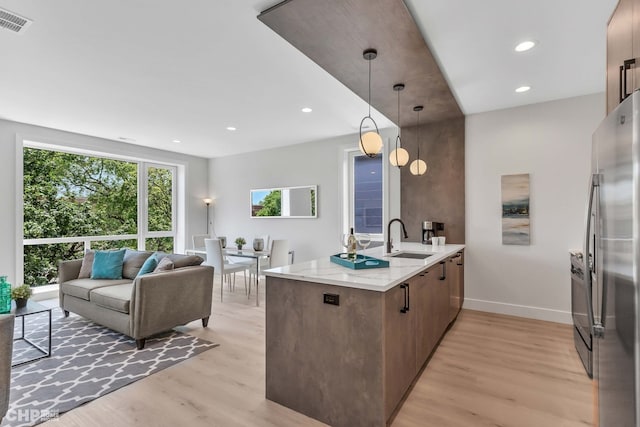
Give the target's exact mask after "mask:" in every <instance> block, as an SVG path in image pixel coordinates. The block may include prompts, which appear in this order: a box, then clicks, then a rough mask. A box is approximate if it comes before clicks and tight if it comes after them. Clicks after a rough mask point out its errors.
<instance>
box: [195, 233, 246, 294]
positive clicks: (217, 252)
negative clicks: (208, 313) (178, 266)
mask: <svg viewBox="0 0 640 427" xmlns="http://www.w3.org/2000/svg"><path fill="white" fill-rule="evenodd" d="M204 247H205V249H206V252H207V260H206V261H205V262H204V263H203V264H204V265H211V266H213V269H214V275H215V273H219V274H220V301H222V295H223V291H224V278H225V277H226V278H227V284H228V286H229V289H231V275H232V274H233V288H234V289H235V284H236V273H237V272H239V271H244V272H245V277H244V290H245V293H247V294H248V293H249V290H248V288H247V276H246V271H247V269H248V268H249V266H248V265H245V264H231V263H228V262H225V259H224V254H223V252H222V242H220V239H204Z"/></svg>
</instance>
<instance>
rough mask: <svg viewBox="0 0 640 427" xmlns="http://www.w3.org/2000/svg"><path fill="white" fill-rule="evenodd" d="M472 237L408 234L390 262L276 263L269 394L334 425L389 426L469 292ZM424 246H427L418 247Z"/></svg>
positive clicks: (269, 293)
mask: <svg viewBox="0 0 640 427" xmlns="http://www.w3.org/2000/svg"><path fill="white" fill-rule="evenodd" d="M463 250H464V245H446V246H444V247H439V248H435V249H434V248H432V247H431V245H422V244H419V243H401V244H398V245H397V247H396V248H394V252H393V253H392V254H391V255H394V254H397V253H400V255H402V253H404V254H406V253H409V255H405V256H415V255H412V254H423V256H424V255H429V256H428V257H426V258H424V259H415V258H404V257H396V256H386V255H385V254H384V253H383V248H374V249H370V250H368V251H367V252H366V254H367V255H370V256H374V257H376V258H381V259H385V260H388V261H389V263H390V265H389V268H376V269H366V270H351V269H349V268H346V267H342V266H340V265H337V264H334V263H331V262H330V261H329V256H327V257H326V258H323V259H318V260H314V261H308V262H303V263H299V264H294V265H290V266H285V267H280V268H275V269H272V270H269V271H268V272H267V273H266V275H267V286H266V397H267V399H269V400H272V401H274V402H277V403H280V404H282V405H284V406H286V407H288V408H291V409H293V410H295V411H298V412H301V413H303V414H306V415H308V416H310V417H312V418H315V419H317V420H320V421H322V422H325V423H327V424H329V425H332V426H336V427H340V426H350V427H351V426H384V425H387V424H388V423H389V422H390V421H391V420H392V419H393V416H394V414H395V412H396V411H397V409H398V407H399V404H400V402H401V401H402V398H403V396H404V395H405V393H406V392H407V390H408V389H409V388H410V386H411V384H412V382H413V381H414V379H415V378H416V376H417V375H418V374H419V372H420V371H421V370H422V367H423V366H424V365H425V363H426V362H427V360H428V358H429V356H430V355H431V353H432V352H433V350H434V349H435V348H436V346H437V344H438V342H439V341H440V338H441V337H442V335H443V334H444V333H445V331H446V329H447V327H448V325H449V324H450V323H451V322H453V321H454V320H455V317H456V315H457V313H458V311H459V310H460V307H461V306H462V301H463V299H464V287H463V283H464V279H463V262H462V259H463V256H462V253H463ZM418 256H420V255H418Z"/></svg>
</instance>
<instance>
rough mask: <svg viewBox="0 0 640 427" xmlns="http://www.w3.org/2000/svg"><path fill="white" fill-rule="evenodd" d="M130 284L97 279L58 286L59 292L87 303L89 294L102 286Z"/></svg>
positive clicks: (126, 281) (122, 280)
mask: <svg viewBox="0 0 640 427" xmlns="http://www.w3.org/2000/svg"><path fill="white" fill-rule="evenodd" d="M124 283H131V280H129V279H120V280H107V279H103V280H97V279H74V280H69V281H68V282H64V283H61V284H60V290H61V291H62V293H63V294H65V295H71V296H74V297H76V298H81V299H84V300H87V301H89V292H91V291H92V290H94V289H98V288H102V287H104V286H113V285H122V284H124Z"/></svg>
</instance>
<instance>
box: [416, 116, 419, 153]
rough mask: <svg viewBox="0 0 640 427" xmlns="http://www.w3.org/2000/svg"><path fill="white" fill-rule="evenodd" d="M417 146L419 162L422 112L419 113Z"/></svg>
mask: <svg viewBox="0 0 640 427" xmlns="http://www.w3.org/2000/svg"><path fill="white" fill-rule="evenodd" d="M417 134H418V137H417V141H416V142H417V145H418V160H420V111H418V129H417Z"/></svg>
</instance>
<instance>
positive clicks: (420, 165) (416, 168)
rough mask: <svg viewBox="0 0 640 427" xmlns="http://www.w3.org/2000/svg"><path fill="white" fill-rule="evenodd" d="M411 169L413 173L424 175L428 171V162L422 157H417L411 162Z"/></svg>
mask: <svg viewBox="0 0 640 427" xmlns="http://www.w3.org/2000/svg"><path fill="white" fill-rule="evenodd" d="M409 170H410V171H411V173H412V174H413V175H424V174H425V173H427V164H426V163H425V161H424V160H422V159H416V160H414V161H413V162H411V165H410V166H409Z"/></svg>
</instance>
